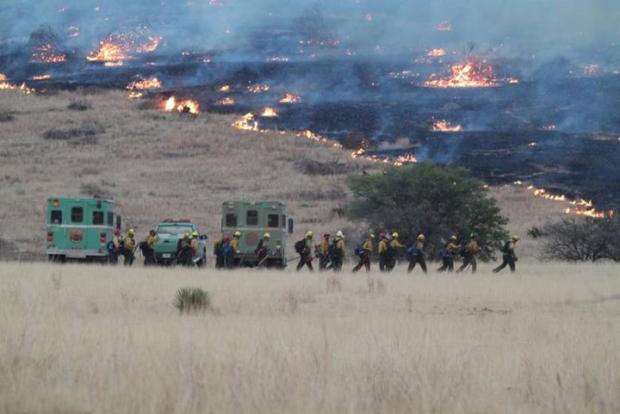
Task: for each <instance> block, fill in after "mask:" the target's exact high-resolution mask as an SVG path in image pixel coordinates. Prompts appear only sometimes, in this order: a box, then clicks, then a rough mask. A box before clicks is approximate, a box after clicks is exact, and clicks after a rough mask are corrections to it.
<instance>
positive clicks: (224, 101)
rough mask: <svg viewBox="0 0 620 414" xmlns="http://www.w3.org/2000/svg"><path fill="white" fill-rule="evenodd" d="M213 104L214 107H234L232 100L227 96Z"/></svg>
mask: <svg viewBox="0 0 620 414" xmlns="http://www.w3.org/2000/svg"><path fill="white" fill-rule="evenodd" d="M215 104H216V105H223V106H229V105H234V104H235V100H234V99H233V98H231V97H230V96H227V97H226V98H222V99H220V100H218V101H216V102H215Z"/></svg>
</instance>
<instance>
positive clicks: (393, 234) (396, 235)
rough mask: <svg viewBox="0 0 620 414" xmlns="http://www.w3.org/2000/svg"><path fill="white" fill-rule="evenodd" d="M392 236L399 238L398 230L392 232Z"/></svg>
mask: <svg viewBox="0 0 620 414" xmlns="http://www.w3.org/2000/svg"><path fill="white" fill-rule="evenodd" d="M392 237H393V238H395V239H398V238H399V237H400V236H399V235H398V233H397V232H394V233H392Z"/></svg>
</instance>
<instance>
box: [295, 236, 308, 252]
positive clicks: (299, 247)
mask: <svg viewBox="0 0 620 414" xmlns="http://www.w3.org/2000/svg"><path fill="white" fill-rule="evenodd" d="M304 250H306V240H305V239H301V240H299V241H298V242H297V243H295V251H296V252H297V253H299V254H302V253H303V252H304Z"/></svg>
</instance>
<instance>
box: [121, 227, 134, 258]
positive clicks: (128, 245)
mask: <svg viewBox="0 0 620 414" xmlns="http://www.w3.org/2000/svg"><path fill="white" fill-rule="evenodd" d="M135 237H136V232H135V231H134V229H129V230H128V231H127V236H125V238H123V256H124V258H125V260H124V264H125V266H131V265H133V261H134V259H135V258H136V257H135V252H136V238H135Z"/></svg>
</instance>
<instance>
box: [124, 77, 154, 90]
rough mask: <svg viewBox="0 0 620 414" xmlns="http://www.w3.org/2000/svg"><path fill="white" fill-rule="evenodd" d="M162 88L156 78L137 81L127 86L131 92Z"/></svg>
mask: <svg viewBox="0 0 620 414" xmlns="http://www.w3.org/2000/svg"><path fill="white" fill-rule="evenodd" d="M161 87H162V84H161V81H160V80H159V79H157V78H156V77H151V78H147V79H141V80H137V81H133V82H131V83H130V84H129V85H127V89H129V90H130V91H136V90H138V91H143V90H147V89H159V88H161Z"/></svg>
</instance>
